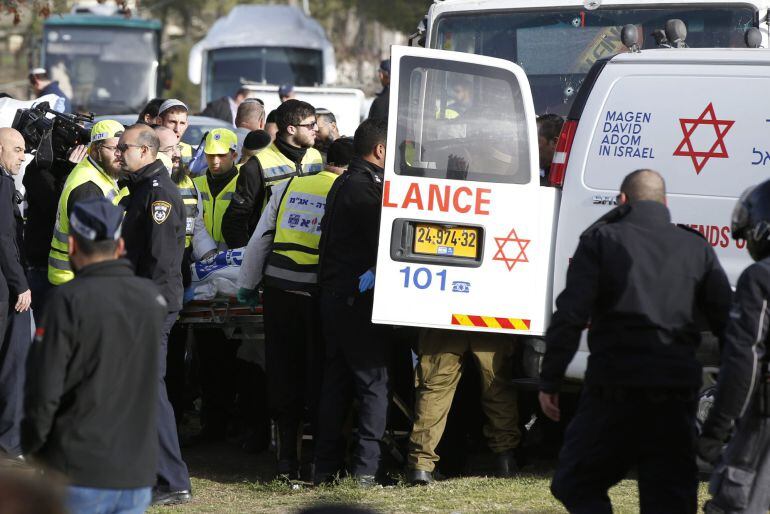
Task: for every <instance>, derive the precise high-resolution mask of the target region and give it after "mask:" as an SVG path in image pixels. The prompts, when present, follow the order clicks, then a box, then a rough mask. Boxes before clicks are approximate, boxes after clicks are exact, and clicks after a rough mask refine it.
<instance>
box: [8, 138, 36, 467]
mask: <svg viewBox="0 0 770 514" xmlns="http://www.w3.org/2000/svg"><path fill="white" fill-rule="evenodd" d="M23 162H24V138H23V137H22V136H21V134H20V133H19V132H18V131H16V130H14V129H12V128H0V335H2V337H3V342H2V347H0V454H2V453H5V454H6V455H7V456H9V457H18V456H19V455H21V432H20V424H21V415H22V408H23V397H22V391H23V389H24V369H25V362H26V359H27V352H28V350H29V345H30V342H31V340H32V333H31V331H30V311H29V306H30V304H31V303H32V293H31V292H30V290H29V285H28V283H27V278H26V277H25V275H24V266H25V263H24V257H23V254H22V251H21V250H22V248H24V244H23V240H22V224H23V221H22V218H21V213H20V212H19V203H20V202H21V195H20V194H19V193H18V191H16V187H15V184H14V180H13V177H14V176H16V175H18V174H19V170H21V165H22V163H23Z"/></svg>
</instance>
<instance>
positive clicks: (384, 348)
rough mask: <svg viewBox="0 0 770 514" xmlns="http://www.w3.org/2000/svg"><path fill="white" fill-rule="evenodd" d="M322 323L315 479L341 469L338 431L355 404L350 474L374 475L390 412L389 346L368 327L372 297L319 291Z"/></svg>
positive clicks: (342, 452) (341, 443) (377, 329)
mask: <svg viewBox="0 0 770 514" xmlns="http://www.w3.org/2000/svg"><path fill="white" fill-rule="evenodd" d="M321 319H322V326H323V336H324V343H325V345H326V366H325V368H324V377H323V388H322V390H321V402H320V407H319V412H321V413H322V415H321V416H319V434H318V442H317V443H316V448H315V457H316V458H315V470H316V475H317V476H319V475H325V474H330V473H335V472H337V471H339V470H341V469H342V468H343V462H344V458H345V441H344V439H343V437H342V429H343V425H344V423H345V419H346V417H347V414H348V411H349V409H350V405H351V403H352V401H353V400H354V399H355V400H356V401H357V403H358V419H357V426H358V431H357V437H356V441H355V443H354V445H353V455H352V459H351V462H350V466H349V471H350V473H351V474H352V475H353V476H362V475H375V474H376V473H377V470H378V468H379V464H380V440H381V439H382V436H383V435H384V434H385V427H386V423H387V413H388V387H389V384H388V360H389V358H390V352H389V345H388V342H387V341H385V340H384V337H382V334H383V330H382V328H381V327H378V326H376V325H374V324H372V322H371V319H372V294H371V293H368V294H366V295H363V296H359V295H356V296H354V297H345V296H341V295H337V294H335V293H332V292H329V291H323V292H322V293H321Z"/></svg>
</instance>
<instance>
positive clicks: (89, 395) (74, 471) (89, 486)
mask: <svg viewBox="0 0 770 514" xmlns="http://www.w3.org/2000/svg"><path fill="white" fill-rule="evenodd" d="M122 221H123V209H122V208H120V207H116V206H114V205H112V203H110V202H109V201H108V200H106V199H104V198H96V199H91V200H85V201H83V202H78V203H76V204H75V206H74V208H73V210H72V215H71V216H70V227H71V228H70V235H69V255H70V261H71V264H72V268H73V270H74V271H75V273H76V276H75V279H74V280H72V281H71V282H69V283H67V284H64V285H62V286H60V287H58V288H56V289H55V290H54V291H53V292H52V293H51V297H50V299H49V302H50V303H49V309H48V310H47V312H46V315H45V316H44V317H43V319H42V320H41V322H40V325H39V327H38V328H37V331H36V333H35V343H34V344H33V346H32V349H31V350H30V354H29V361H28V367H29V370H30V373H29V374H28V376H27V382H26V397H25V409H24V412H25V416H24V421H23V426H22V446H23V449H24V454H25V456H27V457H29V458H31V459H33V460H38V461H40V463H41V464H43V465H44V466H46V467H49V468H52V469H54V470H56V471H58V472H60V473H63V474H64V475H66V476H67V478H68V479H69V481H70V484H71V485H70V487H69V489H68V494H67V500H68V502H67V503H68V507H69V510H70V512H82V513H85V512H104V513H107V512H129V511H131V512H139V511H143V510H144V509H146V508H147V506H148V505H149V503H150V499H151V488H152V486H153V485H154V484H155V471H156V466H157V447H158V439H157V437H156V436H155V434H154V432H155V420H156V413H155V409H153V408H152V405H153V404H154V402H155V401H156V400H155V398H156V396H157V382H155V381H154V380H147V376H146V370H147V369H152V368H153V367H154V366H156V365H157V358H158V346H159V342H160V341H159V340H160V331H161V326H162V323H163V319H164V317H165V315H166V300H165V299H164V298H163V296H162V295H161V294H160V292H159V290H158V288H157V286H155V284H153V283H152V281H150V280H148V279H146V278H139V277H136V276H134V273H133V271H132V269H131V264H130V263H129V262H128V261H126V260H123V259H120V255H121V254H122V253H123V240H122V239H121V238H120V224H121V222H122ZM137 320H141V323H137Z"/></svg>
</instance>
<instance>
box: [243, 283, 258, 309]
mask: <svg viewBox="0 0 770 514" xmlns="http://www.w3.org/2000/svg"><path fill="white" fill-rule="evenodd" d="M238 303H242V304H244V305H248V306H249V307H256V306H257V305H259V289H246V288H245V287H241V288H240V289H238Z"/></svg>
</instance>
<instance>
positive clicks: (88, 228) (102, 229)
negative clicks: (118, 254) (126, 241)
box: [70, 198, 124, 241]
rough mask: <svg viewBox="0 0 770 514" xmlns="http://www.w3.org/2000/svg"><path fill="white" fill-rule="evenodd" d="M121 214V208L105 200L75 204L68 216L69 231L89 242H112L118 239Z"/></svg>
mask: <svg viewBox="0 0 770 514" xmlns="http://www.w3.org/2000/svg"><path fill="white" fill-rule="evenodd" d="M123 212H124V210H123V207H120V206H117V205H112V202H110V201H109V200H107V199H106V198H94V199H91V200H83V201H82V202H77V203H76V204H75V205H74V207H73V208H72V214H71V215H70V230H71V231H72V232H74V233H76V234H77V235H79V236H80V237H83V238H85V239H88V240H89V241H105V240H113V241H114V240H116V239H118V238H119V237H120V228H121V224H122V223H123Z"/></svg>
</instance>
